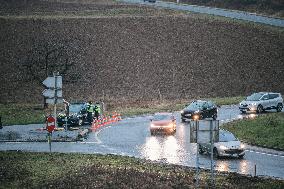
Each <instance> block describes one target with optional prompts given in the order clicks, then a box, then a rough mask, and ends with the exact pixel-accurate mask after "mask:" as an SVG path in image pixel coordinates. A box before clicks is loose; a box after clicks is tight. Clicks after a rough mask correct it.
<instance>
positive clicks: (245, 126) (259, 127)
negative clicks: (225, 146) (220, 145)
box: [222, 112, 284, 150]
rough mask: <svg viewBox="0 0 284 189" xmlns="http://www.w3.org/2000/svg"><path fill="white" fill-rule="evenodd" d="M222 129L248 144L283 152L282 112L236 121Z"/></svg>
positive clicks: (283, 118)
mask: <svg viewBox="0 0 284 189" xmlns="http://www.w3.org/2000/svg"><path fill="white" fill-rule="evenodd" d="M222 127H223V128H224V129H226V130H229V131H231V132H233V133H234V134H235V135H236V136H237V137H238V138H239V139H240V140H242V141H244V142H247V143H249V144H252V145H257V146H263V147H267V148H276V149H280V150H284V113H283V112H280V113H271V114H270V113H269V114H263V115H261V116H258V117H256V118H254V119H252V118H248V119H244V120H236V121H233V122H230V123H226V124H224V125H222Z"/></svg>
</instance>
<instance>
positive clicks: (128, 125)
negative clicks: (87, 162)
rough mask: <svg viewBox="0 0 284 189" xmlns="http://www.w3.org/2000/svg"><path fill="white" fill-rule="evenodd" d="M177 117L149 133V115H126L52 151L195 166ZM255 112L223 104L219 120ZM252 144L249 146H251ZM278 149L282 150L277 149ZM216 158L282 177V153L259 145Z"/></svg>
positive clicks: (206, 160)
mask: <svg viewBox="0 0 284 189" xmlns="http://www.w3.org/2000/svg"><path fill="white" fill-rule="evenodd" d="M175 116H176V118H177V131H176V133H175V134H174V135H154V136H151V134H150V129H149V124H150V121H149V116H141V117H133V118H126V119H123V120H122V121H120V122H117V123H115V124H112V125H110V126H108V127H105V128H103V129H102V130H100V131H99V132H96V133H90V134H89V137H88V139H87V140H86V141H84V142H72V143H67V142H65V143H64V142H56V143H53V144H52V151H54V152H78V153H101V154H119V155H127V156H134V157H138V158H143V159H149V160H152V161H160V162H164V163H173V164H178V165H185V166H190V167H195V166H196V144H193V143H190V140H189V139H190V127H189V124H188V123H181V122H180V115H179V113H175ZM244 116H245V117H251V118H253V117H254V116H255V115H240V113H239V110H238V107H237V106H222V107H221V108H220V109H219V111H218V119H219V120H220V124H222V123H225V122H228V121H230V120H233V119H238V118H242V117H244ZM250 148H252V147H250ZM0 150H26V151H40V152H48V151H49V147H48V144H47V143H38V142H31V143H27V142H25V143H4V142H3V143H0ZM280 153H281V152H280ZM199 157H200V167H201V168H206V169H210V156H209V155H207V154H203V155H200V156H199ZM214 161H215V169H216V170H218V171H230V172H238V173H242V174H250V175H254V171H255V170H254V168H255V165H256V174H257V175H267V176H274V177H279V178H282V179H284V153H282V154H280V155H273V154H266V153H261V152H260V151H258V149H247V150H246V155H245V157H244V159H238V158H226V159H220V160H214Z"/></svg>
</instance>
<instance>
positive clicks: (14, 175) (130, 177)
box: [0, 152, 284, 188]
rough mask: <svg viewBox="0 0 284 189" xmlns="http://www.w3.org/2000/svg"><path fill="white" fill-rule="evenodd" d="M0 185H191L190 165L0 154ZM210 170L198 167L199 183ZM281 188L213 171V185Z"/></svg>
mask: <svg viewBox="0 0 284 189" xmlns="http://www.w3.org/2000/svg"><path fill="white" fill-rule="evenodd" d="M0 159H1V161H0V181H1V185H0V188H50V187H52V188H78V187H80V188H96V187H98V188H142V187H146V188H193V187H194V186H195V183H194V175H195V172H194V170H192V169H191V168H188V167H183V166H178V165H169V164H166V165H165V164H158V163H151V162H149V161H145V160H139V159H136V158H132V157H122V156H116V155H94V154H93V155H91V154H77V153H69V154H61V153H26V152H1V153H0ZM209 176H210V172H209V171H204V170H202V171H201V173H200V186H201V188H206V187H207V186H208V180H209ZM243 186H246V187H248V188H283V186H284V181H283V180H282V181H281V180H274V179H264V178H258V177H256V178H254V177H246V176H241V175H238V174H236V173H227V174H224V173H217V176H216V188H242V187H243Z"/></svg>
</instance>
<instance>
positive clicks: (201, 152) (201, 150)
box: [199, 145, 205, 154]
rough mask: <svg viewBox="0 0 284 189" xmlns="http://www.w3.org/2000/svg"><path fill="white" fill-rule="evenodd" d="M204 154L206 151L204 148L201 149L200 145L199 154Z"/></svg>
mask: <svg viewBox="0 0 284 189" xmlns="http://www.w3.org/2000/svg"><path fill="white" fill-rule="evenodd" d="M204 152H205V151H204V150H203V148H202V147H201V145H199V153H200V154H204Z"/></svg>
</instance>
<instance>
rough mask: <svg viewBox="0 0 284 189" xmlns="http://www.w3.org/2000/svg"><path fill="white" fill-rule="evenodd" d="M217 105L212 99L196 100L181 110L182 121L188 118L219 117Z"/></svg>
mask: <svg viewBox="0 0 284 189" xmlns="http://www.w3.org/2000/svg"><path fill="white" fill-rule="evenodd" d="M217 112H218V109H217V106H216V105H215V104H214V103H213V102H211V101H204V100H195V101H193V102H191V103H190V104H189V105H188V106H187V107H186V108H184V109H183V110H182V111H181V121H182V122H185V121H186V120H187V119H193V120H200V119H205V118H213V120H216V119H217Z"/></svg>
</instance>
